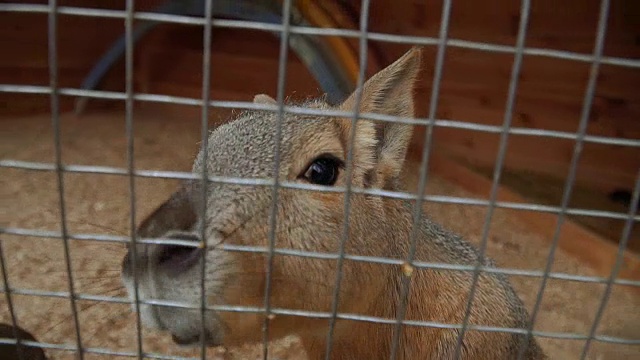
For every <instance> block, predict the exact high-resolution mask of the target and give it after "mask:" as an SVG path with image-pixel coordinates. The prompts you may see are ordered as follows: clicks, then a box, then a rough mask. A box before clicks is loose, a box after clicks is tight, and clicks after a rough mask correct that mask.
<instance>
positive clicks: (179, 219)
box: [137, 187, 197, 238]
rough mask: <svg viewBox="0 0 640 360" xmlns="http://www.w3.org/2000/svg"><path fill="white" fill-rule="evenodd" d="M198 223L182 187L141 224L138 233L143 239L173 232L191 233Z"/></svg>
mask: <svg viewBox="0 0 640 360" xmlns="http://www.w3.org/2000/svg"><path fill="white" fill-rule="evenodd" d="M196 221H197V216H196V213H195V211H194V209H193V206H192V205H191V202H190V200H189V197H188V193H187V189H186V188H184V187H182V188H180V189H179V190H178V191H176V192H174V193H173V194H172V195H171V196H170V197H169V199H167V200H166V201H165V202H164V203H162V204H161V205H160V206H158V207H157V208H156V209H155V210H154V211H153V212H152V213H151V214H150V215H148V216H147V217H146V218H145V219H144V220H143V221H142V223H140V225H139V226H138V229H137V233H138V236H141V237H146V238H158V237H161V236H164V235H165V234H167V233H169V232H171V231H189V230H190V229H191V228H192V227H193V226H194V225H195V223H196Z"/></svg>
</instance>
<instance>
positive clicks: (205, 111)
mask: <svg viewBox="0 0 640 360" xmlns="http://www.w3.org/2000/svg"><path fill="white" fill-rule="evenodd" d="M204 12H205V22H204V29H203V36H202V38H203V39H202V41H203V43H202V119H201V121H202V123H201V129H200V133H201V137H202V139H201V142H202V149H203V150H202V151H203V156H202V201H201V204H200V248H201V249H202V261H201V262H200V271H201V275H202V276H201V277H200V357H201V358H202V360H205V359H206V357H207V344H206V341H205V340H206V336H207V329H206V326H205V320H206V312H207V295H206V279H205V277H206V274H207V273H206V269H207V251H206V249H207V228H206V222H205V219H206V214H207V188H208V180H207V178H208V168H207V166H208V165H207V158H208V152H209V97H210V96H211V36H212V35H211V32H212V26H213V19H212V17H213V0H207V1H206V3H205V11H204Z"/></svg>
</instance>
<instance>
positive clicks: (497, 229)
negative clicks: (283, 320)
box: [0, 114, 640, 359]
mask: <svg viewBox="0 0 640 360" xmlns="http://www.w3.org/2000/svg"><path fill="white" fill-rule="evenodd" d="M199 126H200V125H199V120H198V119H197V117H194V116H190V117H188V118H182V119H174V120H173V121H160V120H158V119H154V118H153V117H150V116H144V117H143V116H137V117H136V125H135V134H136V143H135V146H136V166H137V167H138V168H141V169H161V170H182V171H186V170H188V169H189V168H190V162H191V159H192V157H193V155H194V154H195V151H196V146H197V142H198V141H199V136H200V135H199ZM62 130H63V131H62V140H63V143H64V146H63V147H64V150H63V154H64V161H65V162H66V163H73V164H84V165H105V166H116V167H125V166H126V152H125V149H126V138H125V128H124V116H122V115H121V114H115V115H114V114H103V115H100V114H98V115H90V116H89V115H88V116H84V117H82V118H75V117H74V116H71V115H66V116H63V118H62ZM0 134H1V139H2V140H1V141H0V158H10V159H19V160H29V161H41V162H50V161H52V160H53V144H52V132H51V124H50V120H49V118H48V117H46V116H44V117H33V118H24V119H15V120H9V119H0ZM64 179H65V196H66V197H65V199H66V206H67V208H66V210H67V218H68V223H67V225H68V227H69V231H70V232H72V233H100V234H112V235H125V236H126V235H127V233H128V226H129V225H128V224H129V216H130V214H129V195H128V191H129V189H128V180H127V178H126V177H122V176H116V175H93V174H66V175H65V177H64ZM410 181H415V179H410ZM174 186H175V182H174V181H169V180H159V179H138V180H136V187H137V188H136V192H137V194H136V195H137V196H136V199H137V213H136V215H137V217H138V220H140V218H141V217H143V216H144V215H146V214H147V213H148V212H149V211H150V210H151V209H152V208H154V207H155V206H156V205H157V204H158V203H159V202H160V201H161V200H163V199H164V197H166V196H167V195H168V194H169V193H170V192H171V191H172V189H173V187H174ZM429 193H432V194H445V195H457V196H464V195H468V194H465V193H464V192H463V191H461V190H460V189H458V188H456V187H455V186H454V185H452V184H448V183H444V182H443V181H441V180H439V179H438V178H437V177H432V179H431V181H430V184H429ZM426 209H427V211H428V213H429V214H430V215H431V216H432V217H433V218H435V219H436V220H437V221H439V222H441V223H443V224H445V225H446V226H448V227H450V228H452V229H454V230H456V231H458V232H460V233H461V234H462V235H464V236H466V237H467V238H468V239H469V240H471V241H472V242H477V241H479V238H480V234H481V233H482V224H483V221H484V217H485V209H483V208H481V207H469V206H460V205H443V204H427V205H426ZM0 210H1V211H0V224H2V226H3V227H4V226H8V227H22V228H29V229H43V230H52V231H59V229H60V227H59V220H60V212H59V207H58V193H57V185H56V175H55V174H53V173H47V172H37V171H24V170H17V169H7V168H0ZM0 236H1V239H2V246H3V250H4V254H5V257H6V258H7V263H6V265H7V266H8V269H9V271H8V273H9V274H8V275H9V281H10V286H11V287H12V288H18V289H23V290H24V289H32V290H47V291H67V290H68V285H67V280H66V279H67V277H66V273H65V262H64V251H63V245H62V242H61V240H59V239H51V238H35V237H21V236H13V235H5V234H2V235H0ZM489 238H490V242H489V248H488V252H489V254H490V255H491V256H493V257H494V258H495V259H497V262H498V264H499V265H501V266H504V267H509V268H522V269H541V268H542V267H543V265H544V262H545V259H546V256H547V252H548V249H547V247H546V245H542V244H545V243H546V242H545V241H543V239H542V238H541V237H540V236H539V235H537V234H535V233H531V232H530V230H529V229H528V228H527V226H526V224H523V223H521V222H518V221H515V220H514V217H513V216H510V212H509V210H497V211H496V212H495V215H494V217H493V223H492V231H491V233H490V237H489ZM70 247H71V257H72V265H73V272H74V277H75V284H74V285H75V287H76V291H78V292H81V293H84V294H94V295H97V294H100V295H108V296H123V295H124V291H123V289H122V287H121V285H120V282H119V277H118V269H119V263H120V261H121V257H122V255H123V253H124V246H123V245H121V244H107V243H102V242H95V241H75V240H74V241H71V242H70ZM553 270H554V271H560V272H566V273H571V274H583V275H595V273H594V272H593V271H592V270H591V269H589V268H587V267H584V266H582V265H581V264H580V263H579V262H578V261H577V260H575V259H573V258H571V257H570V256H568V255H567V254H565V253H563V252H562V251H559V252H558V253H557V261H556V263H555V265H554V268H553ZM512 281H513V283H514V285H515V287H516V288H517V290H518V291H519V293H520V294H521V296H522V298H523V300H524V301H525V303H526V304H527V306H529V307H531V306H533V303H534V301H535V296H536V294H537V290H538V287H539V279H534V278H525V277H513V278H512ZM603 289H604V286H603V285H597V284H591V283H580V282H571V281H561V280H551V281H549V283H548V287H547V291H546V292H545V296H544V301H543V303H542V308H541V312H540V314H539V317H538V321H537V323H536V327H535V328H536V330H541V331H552V332H577V333H582V334H584V333H586V332H587V331H588V330H589V328H590V326H591V323H592V321H593V318H594V312H595V310H596V309H597V306H598V304H599V300H600V298H601V295H602V291H603ZM635 294H637V293H632V292H629V291H628V289H626V288H624V287H622V286H616V287H615V288H614V292H613V295H612V297H611V299H610V303H609V306H608V310H607V311H606V314H605V316H604V318H603V319H602V324H601V326H600V327H599V330H598V333H599V334H601V335H609V336H616V337H623V338H629V339H640V298H639V297H638V296H637V295H635ZM13 300H14V302H15V304H16V307H17V315H18V320H19V322H20V325H21V326H22V327H24V328H25V329H27V330H29V331H31V332H32V333H34V334H35V336H36V337H37V338H38V339H39V340H40V341H42V342H46V343H55V344H70V345H72V344H74V342H75V330H74V325H73V321H72V317H71V312H70V306H69V300H68V299H65V298H55V297H39V296H29V295H14V296H13ZM77 305H78V307H79V309H80V325H81V326H80V328H81V337H82V341H83V343H84V345H85V346H86V347H92V348H102V349H110V350H115V351H121V352H135V351H136V328H135V321H134V315H132V314H131V313H130V311H129V306H128V305H126V304H116V303H104V302H95V301H78V302H77ZM0 321H2V322H9V321H10V318H9V315H8V310H7V304H6V301H5V297H4V296H2V297H0ZM540 341H541V344H542V345H543V347H544V348H545V349H546V350H547V352H548V353H549V355H551V358H553V359H574V358H578V357H579V354H580V351H581V349H582V346H583V344H584V342H583V341H576V340H557V339H540ZM273 348H274V353H273V355H276V356H277V357H279V358H283V359H297V358H302V359H303V358H304V354H303V352H302V351H301V349H300V346H299V344H298V343H297V342H296V339H295V337H290V338H287V339H284V340H283V341H279V342H276V343H275V344H273ZM144 350H145V352H152V353H164V354H172V355H178V356H192V355H196V354H197V352H194V351H188V350H185V349H180V348H177V347H176V346H175V345H173V343H172V342H171V340H170V339H169V338H168V337H167V336H165V335H163V334H157V333H151V332H148V331H145V332H144ZM230 352H231V353H230V354H229V355H232V356H230V357H231V358H243V359H247V358H248V359H253V358H257V355H258V349H257V348H256V347H252V346H247V347H246V348H245V349H230ZM48 354H49V355H50V356H51V357H52V358H55V359H71V358H74V355H73V354H72V353H71V352H66V351H59V350H49V351H48ZM210 357H211V358H213V351H211V356H210ZM87 358H89V359H94V358H95V359H98V358H102V359H107V358H116V357H114V356H106V355H99V354H89V355H88V356H87ZM124 358H125V357H123V359H124ZM633 358H635V359H638V358H640V346H629V345H626V346H625V345H617V344H607V343H598V342H596V343H594V344H593V347H592V351H591V352H590V354H589V359H633Z"/></svg>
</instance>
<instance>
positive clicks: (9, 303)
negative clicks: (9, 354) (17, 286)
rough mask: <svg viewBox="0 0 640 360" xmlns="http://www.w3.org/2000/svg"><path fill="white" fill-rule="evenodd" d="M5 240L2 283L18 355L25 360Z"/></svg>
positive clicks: (1, 255) (0, 262) (1, 256)
mask: <svg viewBox="0 0 640 360" xmlns="http://www.w3.org/2000/svg"><path fill="white" fill-rule="evenodd" d="M3 241H4V240H3V239H0V271H2V281H3V282H4V294H5V297H6V298H7V307H8V308H9V314H10V316H11V324H12V325H13V336H14V337H15V338H16V350H17V353H18V359H19V360H23V359H24V358H25V357H24V355H23V350H22V346H23V345H22V344H21V342H22V341H21V339H20V331H18V319H17V317H16V312H15V309H14V307H13V297H12V296H11V287H10V286H9V274H8V272H7V265H6V259H5V257H4V250H3V248H2V247H3V244H2V243H3Z"/></svg>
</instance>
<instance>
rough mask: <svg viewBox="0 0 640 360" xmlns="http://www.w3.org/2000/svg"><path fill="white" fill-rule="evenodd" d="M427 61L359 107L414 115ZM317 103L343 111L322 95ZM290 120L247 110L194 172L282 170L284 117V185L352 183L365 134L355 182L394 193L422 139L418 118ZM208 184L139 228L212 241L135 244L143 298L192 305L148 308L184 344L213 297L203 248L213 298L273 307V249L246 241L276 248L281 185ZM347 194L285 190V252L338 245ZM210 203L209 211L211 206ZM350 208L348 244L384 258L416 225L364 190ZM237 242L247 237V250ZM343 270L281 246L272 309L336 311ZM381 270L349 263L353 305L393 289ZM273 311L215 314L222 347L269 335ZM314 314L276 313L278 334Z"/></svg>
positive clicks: (186, 192)
mask: <svg viewBox="0 0 640 360" xmlns="http://www.w3.org/2000/svg"><path fill="white" fill-rule="evenodd" d="M419 65H420V50H419V49H417V48H414V49H412V50H411V51H409V52H408V53H406V54H405V55H404V56H402V57H401V58H400V59H398V60H397V61H396V62H394V63H393V64H391V65H389V66H388V67H387V68H385V69H384V70H382V71H380V72H378V73H377V74H376V75H374V76H373V77H371V78H370V79H369V80H368V81H367V82H366V83H365V85H364V86H363V88H362V93H361V101H360V106H359V111H360V112H361V113H363V112H366V113H379V114H388V115H394V116H399V117H404V118H409V117H412V116H413V111H414V110H413V90H414V82H415V79H416V77H417V74H418V71H419ZM254 101H255V102H259V103H269V104H273V105H275V104H276V102H275V100H273V99H272V98H270V97H268V96H266V95H258V96H256V97H255V98H254ZM356 102H357V101H356V94H355V93H354V94H352V95H351V96H350V97H349V98H347V99H346V100H345V101H344V102H343V103H342V104H341V105H339V106H338V107H336V108H334V110H344V111H353V110H355V109H354V106H355V104H356ZM305 105H306V106H308V107H313V108H316V109H331V107H330V106H329V105H327V104H325V103H324V102H322V101H320V100H318V101H314V102H309V103H307V104H305ZM278 121H279V120H278V115H277V113H276V112H274V111H266V110H265V111H248V112H245V113H243V114H240V115H238V116H237V117H236V119H234V120H233V121H230V122H228V123H227V124H225V125H222V126H220V127H218V128H217V129H215V130H214V131H213V132H211V134H210V135H209V137H208V141H207V146H206V148H201V149H200V151H199V153H198V155H197V157H196V159H195V162H194V164H193V172H194V173H195V174H197V175H201V174H202V170H203V166H206V170H207V175H208V176H212V177H225V178H243V179H273V178H274V171H275V167H274V160H275V158H276V149H275V144H276V143H275V140H276V129H277V126H281V134H280V136H281V137H280V138H281V141H280V153H279V158H280V166H279V172H278V174H277V175H278V178H279V179H280V181H281V182H287V183H298V184H311V185H315V186H317V187H316V188H317V189H328V190H332V189H333V188H337V187H344V186H346V184H347V176H346V173H347V156H348V144H349V142H350V137H351V135H352V131H355V133H354V142H353V144H354V147H353V167H352V172H351V175H352V176H351V179H352V182H351V183H352V185H353V186H354V187H358V188H379V189H386V190H393V189H395V188H396V187H397V186H398V180H399V177H400V173H401V169H402V164H403V161H404V158H405V155H406V151H407V147H408V145H409V143H410V139H411V133H412V128H411V126H410V125H404V124H401V123H392V122H387V121H369V120H358V122H357V124H356V126H355V128H352V119H351V118H349V117H343V118H342V117H326V116H311V115H294V114H290V113H285V115H284V116H283V117H282V119H281V121H280V124H278ZM201 184H202V182H201V181H198V180H190V181H185V182H184V183H183V184H182V186H181V187H180V188H179V189H178V190H177V191H176V192H175V193H174V194H173V195H172V196H171V197H170V198H169V199H168V200H167V201H166V202H165V203H163V204H161V205H160V206H159V207H158V208H157V209H156V210H155V211H154V212H153V213H152V214H151V215H149V216H148V217H147V218H146V219H145V220H144V221H143V222H142V224H141V225H140V226H139V228H138V236H139V238H170V239H181V240H185V241H191V242H193V243H194V244H195V243H200V244H206V246H201V247H188V246H177V245H160V244H139V245H138V246H137V248H136V251H135V253H136V257H135V260H136V268H137V274H138V275H137V277H138V288H139V295H140V298H141V299H143V300H145V299H155V300H168V301H171V302H180V303H184V304H186V305H187V306H191V307H192V309H189V308H185V307H184V306H183V307H169V306H163V305H162V306H155V305H154V306H148V305H142V306H141V307H140V311H141V317H142V321H143V323H144V325H146V326H148V327H153V328H159V329H162V330H166V331H168V332H170V333H171V334H172V335H173V338H174V340H175V341H176V342H178V343H182V344H189V343H197V342H199V341H200V333H201V313H200V310H199V309H196V308H197V307H198V306H200V301H201V300H200V299H201V297H200V294H201V290H200V289H201V271H202V270H201V265H202V264H201V262H202V259H203V255H204V258H205V259H206V262H205V267H206V272H205V282H204V283H205V290H206V298H207V302H208V305H209V306H212V305H240V306H251V307H262V306H263V301H264V298H265V285H266V273H267V268H268V256H267V254H266V253H264V252H262V253H256V252H250V251H248V250H250V249H249V248H242V246H249V247H252V248H253V249H256V248H257V249H268V246H269V239H270V225H271V223H270V221H271V218H270V214H271V211H272V200H274V199H273V197H274V192H273V187H272V186H265V185H255V184H238V183H231V182H226V181H224V182H209V183H208V185H207V188H206V191H203V188H202V185H201ZM205 192H206V197H203V195H204V193H205ZM203 199H206V202H205V203H204V204H203ZM344 200H345V195H344V193H343V192H341V191H333V192H331V191H328V192H327V191H319V190H316V189H311V190H310V189H295V188H291V187H288V188H281V189H280V190H279V191H278V193H277V205H276V207H275V214H276V227H275V232H274V234H275V237H274V238H275V247H276V248H277V249H285V252H286V250H294V251H298V252H300V251H305V252H314V253H336V252H337V251H338V249H339V246H340V240H341V238H342V234H343V230H344V210H345V207H344ZM203 208H206V213H205V216H201V215H200V214H201V213H202V212H201V209H203ZM391 212H392V211H391ZM349 216H350V221H349V228H348V229H349V231H348V233H349V236H348V238H347V242H346V245H345V248H346V250H347V251H348V252H349V253H352V254H353V253H355V254H362V255H384V253H385V252H387V250H388V249H387V248H386V247H387V246H389V244H390V243H393V241H392V238H393V236H394V231H393V230H394V229H396V228H397V227H399V226H400V227H401V226H404V223H403V222H402V221H395V222H390V221H389V220H387V219H388V217H389V216H391V214H390V210H389V209H388V208H387V205H386V203H385V200H383V199H382V198H381V197H379V196H375V195H365V194H352V195H351V206H350V215H349ZM201 226H203V227H201ZM202 228H203V229H204V234H205V236H204V237H205V238H204V239H202V236H201V234H202V231H201V229H202ZM223 245H224V246H223ZM228 245H235V249H234V248H233V247H230V246H228ZM238 245H240V247H239V246H238ZM243 249H244V250H243ZM133 254H134V252H133V251H132V249H130V250H129V253H127V255H126V256H125V259H124V260H123V280H124V283H125V286H126V288H127V290H128V292H129V294H130V296H131V297H132V298H133V294H134V293H133V267H132V266H131V262H130V260H132V258H133ZM336 271H337V266H336V260H335V258H334V259H330V258H326V257H325V258H319V257H317V256H316V257H315V258H313V257H312V258H309V257H300V256H298V255H296V254H291V253H289V254H284V253H283V252H282V251H280V252H278V253H276V255H275V256H274V258H273V262H272V273H271V279H272V280H271V292H270V294H271V296H270V299H271V306H272V307H274V308H286V309H299V310H312V311H321V312H323V311H324V312H326V311H330V309H331V302H332V293H333V291H334V282H335V275H336ZM379 271H382V270H380V269H377V268H374V267H373V266H371V265H370V266H369V267H367V266H366V265H365V264H363V263H359V264H356V263H350V262H346V263H345V264H344V268H343V274H344V275H343V286H342V287H341V288H342V291H341V293H340V297H341V302H340V310H341V311H348V310H352V311H356V310H358V309H363V308H364V309H366V308H367V307H369V306H371V304H372V302H373V301H375V297H376V295H375V294H376V293H377V292H379V291H381V290H382V286H383V284H382V281H383V276H381V274H380V273H379ZM263 319H264V315H263V313H251V312H228V311H217V312H216V311H208V312H207V314H206V316H205V320H206V321H205V324H204V326H205V328H206V333H207V339H206V340H207V341H208V342H209V343H210V344H222V343H224V344H230V343H237V342H243V341H253V340H258V339H260V336H261V331H260V329H261V326H262V324H263ZM311 321H313V320H309V319H305V318H301V317H286V316H276V317H275V318H274V319H272V320H271V322H272V334H273V335H274V336H279V335H284V334H285V333H288V332H298V331H304V328H305V326H307V325H309V322H311ZM316 321H319V320H316ZM323 321H326V320H323Z"/></svg>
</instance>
